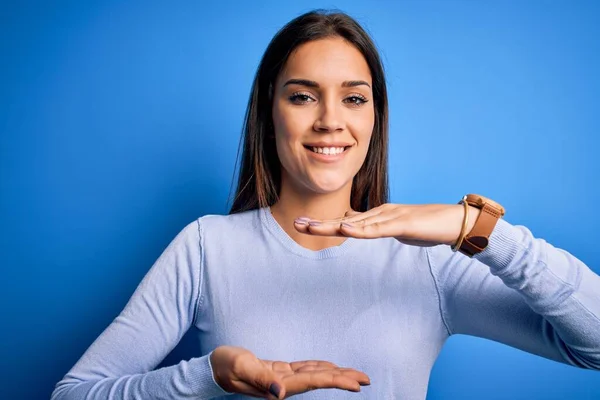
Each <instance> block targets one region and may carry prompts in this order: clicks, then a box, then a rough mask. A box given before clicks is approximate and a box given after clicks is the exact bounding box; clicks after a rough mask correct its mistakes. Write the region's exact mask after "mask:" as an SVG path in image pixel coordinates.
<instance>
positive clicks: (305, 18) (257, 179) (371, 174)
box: [229, 10, 389, 214]
mask: <svg viewBox="0 0 600 400" xmlns="http://www.w3.org/2000/svg"><path fill="white" fill-rule="evenodd" d="M333 36H339V37H342V38H343V39H345V40H346V41H348V42H349V43H351V44H352V45H354V46H355V47H356V48H357V49H358V50H359V51H360V52H361V53H362V55H363V56H364V57H365V59H366V61H367V64H368V65H369V68H370V70H371V77H372V81H373V82H372V83H373V98H374V107H375V125H374V127H373V134H372V136H371V142H370V144H369V151H368V152H367V156H366V159H365V162H364V164H363V165H362V167H361V168H360V170H359V171H358V173H357V174H356V176H355V177H354V179H353V182H352V193H351V198H350V205H351V206H352V208H353V209H354V210H356V211H366V210H368V209H370V208H373V207H377V206H379V205H381V204H384V203H386V202H387V201H388V192H389V189H388V165H387V162H388V100H387V89H386V84H385V75H384V71H383V65H382V63H381V60H380V57H379V53H378V52H377V49H376V47H375V44H374V43H373V41H372V40H371V38H370V37H369V35H368V34H367V32H365V30H364V29H363V28H362V27H361V26H360V25H359V24H358V22H356V21H355V20H354V19H352V18H351V17H350V16H348V15H346V14H344V13H340V12H334V13H329V12H327V11H322V10H315V11H311V12H308V13H306V14H303V15H301V16H299V17H297V18H295V19H293V20H292V21H290V22H289V23H288V24H287V25H285V26H284V27H283V28H282V29H281V30H280V31H279V32H277V34H276V35H275V37H273V39H272V40H271V42H270V43H269V46H268V47H267V50H266V51H265V54H264V55H263V57H262V60H261V62H260V65H259V67H258V70H257V72H256V76H255V77H254V82H253V84H252V91H251V93H250V100H249V101H248V108H247V110H246V117H245V120H244V127H243V136H242V141H241V142H240V150H242V155H241V165H240V170H239V174H238V184H237V190H236V193H235V197H234V199H233V205H232V207H231V210H230V211H229V212H230V214H233V213H237V212H242V211H247V210H253V209H256V208H262V207H268V206H271V205H273V204H274V203H275V202H276V201H277V199H278V195H279V190H280V187H281V165H280V163H279V157H278V156H277V149H276V148H275V141H274V140H272V139H270V138H272V137H273V135H274V127H273V115H272V102H273V87H274V85H275V81H276V79H277V77H278V75H279V72H280V71H281V69H282V67H283V66H284V65H285V63H286V61H287V59H288V57H289V56H290V54H291V53H292V52H293V51H294V49H296V48H297V47H298V46H300V45H302V44H304V43H306V42H310V41H313V40H318V39H323V38H326V37H333ZM242 142H243V147H242ZM238 157H239V150H238ZM236 164H237V162H236Z"/></svg>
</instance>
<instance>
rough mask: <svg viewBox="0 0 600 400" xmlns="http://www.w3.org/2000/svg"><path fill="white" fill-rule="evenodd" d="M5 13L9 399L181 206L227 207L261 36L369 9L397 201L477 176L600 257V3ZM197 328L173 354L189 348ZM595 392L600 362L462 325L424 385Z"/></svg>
mask: <svg viewBox="0 0 600 400" xmlns="http://www.w3.org/2000/svg"><path fill="white" fill-rule="evenodd" d="M14 3H18V5H17V4H12V5H8V4H4V5H2V7H1V11H0V18H1V19H0V135H1V136H0V138H1V140H0V230H1V231H0V232H1V237H0V239H1V240H0V254H1V256H0V257H1V259H0V260H1V261H0V263H1V264H0V265H1V268H2V273H1V287H0V289H1V290H0V305H1V306H0V309H1V313H2V315H1V321H2V328H1V330H0V335H1V337H0V343H1V346H2V355H1V361H0V365H1V366H2V371H1V374H0V377H1V378H0V379H2V384H1V386H0V391H1V392H0V398H2V399H43V398H48V397H49V395H50V392H51V391H52V388H53V386H54V384H55V383H56V382H57V381H58V380H59V379H60V378H61V377H62V376H63V375H64V374H65V373H66V372H67V370H68V369H69V368H70V367H71V366H72V365H73V364H74V363H75V362H76V361H77V359H78V358H79V356H81V354H83V352H84V351H85V349H86V348H87V347H88V346H89V345H90V344H91V342H92V341H93V340H94V339H95V338H96V337H97V336H98V335H99V334H100V333H101V331H102V330H103V329H104V328H105V327H106V326H107V325H108V324H109V323H110V322H111V321H112V319H113V318H114V317H115V316H116V315H117V314H118V313H119V311H120V310H121V309H122V307H123V306H124V305H125V303H126V301H127V299H128V298H129V296H130V295H131V294H132V292H133V290H134V289H135V287H136V286H137V284H138V283H139V281H140V280H141V279H142V277H143V276H144V274H145V273H146V271H147V270H148V269H149V268H150V266H151V265H152V263H153V262H154V261H155V259H156V258H157V257H158V256H159V254H160V253H161V252H162V250H163V249H164V248H165V246H166V245H167V244H168V243H169V242H170V241H171V239H173V237H174V236H175V235H176V234H177V233H178V232H179V230H181V229H182V228H183V227H184V226H185V225H186V224H187V223H188V222H190V221H192V220H194V219H195V218H197V217H199V216H201V215H204V214H207V213H225V212H226V211H227V198H228V194H229V188H230V184H231V179H232V175H233V173H234V169H233V168H234V163H235V157H236V151H237V146H238V140H239V135H240V130H241V124H242V119H243V115H244V111H245V106H246V102H247V98H248V94H249V90H250V85H251V80H252V78H253V74H254V72H255V69H256V67H257V64H258V61H259V58H260V57H261V55H262V52H263V51H264V49H265V48H266V45H267V43H268V41H269V40H270V39H271V37H272V36H273V35H274V34H275V32H276V31H277V29H279V28H280V27H281V26H282V25H283V24H284V23H286V22H287V21H288V20H290V19H291V18H293V17H295V16H297V15H298V14H300V13H301V12H304V11H308V10H309V9H312V8H315V7H326V8H330V7H337V8H340V9H342V10H344V11H346V12H348V13H350V14H351V15H353V16H354V17H356V18H357V19H358V20H359V21H360V22H361V23H362V24H364V26H365V27H366V28H367V29H368V30H369V31H370V32H371V34H372V35H373V37H374V38H375V41H376V43H377V44H378V46H379V47H380V49H381V52H382V55H383V60H384V63H385V67H386V69H387V73H388V82H389V92H390V109H391V112H390V118H391V152H390V168H391V187H392V201H393V202H398V203H399V202H402V203H421V202H447V203H454V202H456V201H457V200H458V199H459V198H460V197H461V196H462V195H463V194H464V193H467V192H479V193H482V194H485V195H488V196H490V197H492V198H494V199H496V200H498V201H499V202H501V203H502V204H503V205H504V206H505V207H506V208H507V210H508V214H507V216H506V218H507V220H508V221H509V222H512V223H515V224H524V225H526V226H528V227H529V228H530V229H532V231H533V232H534V234H535V235H536V236H539V237H543V238H545V239H547V240H548V241H549V242H551V243H553V244H554V245H556V246H558V247H562V248H565V249H568V250H569V251H570V252H572V253H573V254H575V255H576V256H577V257H579V258H580V259H581V260H583V261H584V262H585V263H586V264H588V265H589V266H590V267H591V268H593V269H594V270H595V271H596V272H600V251H599V250H598V238H599V235H598V225H599V223H600V213H598V211H597V210H598V200H599V194H600V193H599V190H598V186H599V184H598V181H599V176H600V161H599V157H598V150H599V147H598V144H597V134H598V132H599V128H600V78H599V76H598V73H599V72H598V71H600V40H599V39H600V25H599V24H598V21H599V19H600V6H599V4H600V3H598V2H593V1H589V2H585V1H573V2H569V1H566V0H565V1H550V0H548V1H528V2H521V1H488V2H475V1H399V2H391V1H390V2H384V1H379V2H366V1H357V2H342V1H340V2H337V3H335V2H321V1H303V2H302V5H288V4H282V3H287V2H278V1H271V2H263V3H261V4H260V5H250V4H246V3H245V2H244V3H242V2H240V4H237V3H234V2H228V1H219V2H210V3H209V2H178V3H177V4H167V2H160V3H149V2H132V1H129V2H116V1H115V2H111V1H106V2H95V3H94V2H57V3H56V4H54V5H51V4H48V3H45V2H40V3H32V2H14ZM196 351H197V347H195V346H194V344H193V343H192V342H191V340H190V339H189V338H187V337H186V338H185V339H184V341H183V342H182V344H181V345H180V346H179V347H178V348H177V349H176V350H175V351H174V352H173V353H172V354H171V355H170V356H169V357H167V359H166V360H165V363H164V365H167V364H172V363H175V362H177V361H178V360H179V359H181V358H185V357H189V356H190V355H194V354H195V352H196ZM449 398H456V399H471V398H473V399H475V398H477V399H479V398H487V399H532V398H533V399H566V398H569V399H592V398H600V374H599V373H597V372H592V371H585V370H579V369H576V368H574V367H569V366H566V365H562V364H559V363H556V362H552V361H548V360H544V359H542V358H540V357H537V356H533V355H529V354H526V353H523V352H521V351H518V350H515V349H512V348H509V347H507V346H504V345H500V344H497V343H493V342H489V341H486V340H482V339H476V338H470V337H461V336H457V337H453V338H451V339H450V340H449V342H448V344H447V346H446V347H445V348H444V350H443V352H442V354H441V356H440V358H439V360H438V362H437V363H436V365H435V368H434V370H433V373H432V376H431V383H430V388H429V395H428V399H430V400H433V399H449Z"/></svg>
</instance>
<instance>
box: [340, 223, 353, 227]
mask: <svg viewBox="0 0 600 400" xmlns="http://www.w3.org/2000/svg"><path fill="white" fill-rule="evenodd" d="M342 226H343V227H344V228H354V226H353V225H350V224H348V223H346V222H342Z"/></svg>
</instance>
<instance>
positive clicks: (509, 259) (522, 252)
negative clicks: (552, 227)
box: [426, 220, 600, 370]
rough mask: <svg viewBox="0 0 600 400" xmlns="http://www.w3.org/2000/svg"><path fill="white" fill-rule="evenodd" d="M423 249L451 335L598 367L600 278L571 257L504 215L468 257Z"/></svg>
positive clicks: (446, 250)
mask: <svg viewBox="0 0 600 400" xmlns="http://www.w3.org/2000/svg"><path fill="white" fill-rule="evenodd" d="M426 251H427V255H428V259H429V266H430V268H431V272H432V275H433V277H434V279H435V281H436V285H437V288H438V291H439V295H440V296H439V298H440V308H441V313H442V319H443V320H444V322H445V324H446V328H447V329H448V333H449V334H455V333H457V334H461V333H462V334H467V335H473V336H478V337H482V338H486V339H491V340H494V341H497V342H501V343H504V344H507V345H510V346H513V347H516V348H519V349H521V350H524V351H527V352H530V353H533V354H537V355H540V356H543V357H546V358H549V359H552V360H556V361H560V362H563V363H566V364H570V365H574V366H577V367H581V368H589V369H596V370H600V276H598V275H597V274H595V273H594V272H593V271H592V270H591V269H590V268H589V267H587V266H586V265H585V264H584V263H583V262H581V261H580V260H578V259H577V258H575V257H574V256H573V255H571V254H569V253H568V252H566V251H564V250H561V249H558V248H555V247H554V246H552V245H551V244H549V243H547V242H546V241H544V240H543V239H539V238H535V237H533V235H532V234H531V232H530V231H529V230H528V229H527V228H525V227H523V226H513V225H511V224H509V223H508V222H506V221H505V220H499V221H498V224H497V225H496V227H495V229H494V231H493V233H492V235H491V236H490V241H489V244H488V247H487V248H486V249H485V250H484V251H482V252H481V253H479V254H477V255H475V256H474V257H473V258H469V257H467V256H465V255H463V254H461V253H458V252H456V253H454V252H452V250H451V249H450V247H449V246H436V247H432V248H428V249H427V250H426Z"/></svg>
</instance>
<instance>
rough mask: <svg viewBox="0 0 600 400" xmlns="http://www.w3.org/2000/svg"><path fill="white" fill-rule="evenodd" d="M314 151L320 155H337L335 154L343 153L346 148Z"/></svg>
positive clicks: (316, 148) (314, 148)
mask: <svg viewBox="0 0 600 400" xmlns="http://www.w3.org/2000/svg"><path fill="white" fill-rule="evenodd" d="M312 151H314V152H315V153H319V154H325V155H335V154H341V153H343V152H344V148H343V147H313V148H312Z"/></svg>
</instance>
